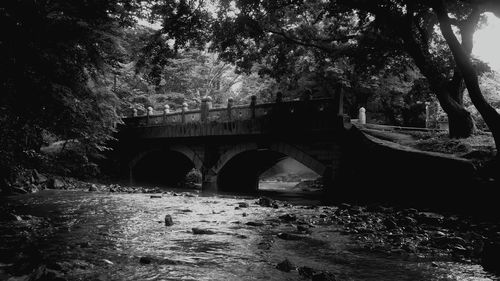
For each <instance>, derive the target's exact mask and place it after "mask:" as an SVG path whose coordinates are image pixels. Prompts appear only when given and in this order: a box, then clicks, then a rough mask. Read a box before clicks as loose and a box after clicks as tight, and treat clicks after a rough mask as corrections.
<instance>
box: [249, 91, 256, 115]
mask: <svg viewBox="0 0 500 281" xmlns="http://www.w3.org/2000/svg"><path fill="white" fill-rule="evenodd" d="M256 105H257V96H256V95H252V97H251V100H250V110H251V111H252V119H255V106H256Z"/></svg>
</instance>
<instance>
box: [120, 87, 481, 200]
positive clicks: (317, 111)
mask: <svg viewBox="0 0 500 281" xmlns="http://www.w3.org/2000/svg"><path fill="white" fill-rule="evenodd" d="M341 93H342V92H341V91H337V92H336V94H335V95H334V97H332V98H324V99H305V100H301V101H288V102H283V101H281V100H280V99H278V100H277V102H275V103H268V104H257V103H256V100H255V99H253V100H252V102H251V104H250V105H248V106H233V105H232V102H228V104H227V106H226V107H224V108H211V105H210V100H209V99H205V100H203V101H202V105H201V109H199V110H191V111H189V110H187V105H185V106H184V107H183V108H182V111H180V112H173V113H172V112H169V110H168V108H166V109H165V111H164V112H154V111H153V110H152V109H151V108H150V109H149V110H148V112H147V114H146V115H144V116H134V117H129V118H124V124H123V125H121V126H120V127H119V130H118V135H117V139H118V142H117V143H116V146H115V149H114V156H113V158H114V160H115V161H117V162H118V166H119V167H120V170H121V171H122V173H123V175H127V176H128V177H129V179H130V181H131V182H138V183H139V182H144V181H147V182H150V183H155V182H156V183H163V184H165V183H167V184H170V183H175V182H178V181H180V180H181V179H182V178H183V177H184V176H185V175H186V173H187V172H188V171H189V170H190V169H192V168H197V169H199V170H200V171H201V172H202V181H203V182H202V189H203V190H211V191H217V190H221V191H235V192H244V191H253V190H256V189H257V188H258V181H259V175H260V174H262V173H263V172H264V171H266V170H267V169H268V168H270V167H272V166H273V165H274V164H275V163H277V162H278V161H280V160H281V159H283V158H284V157H291V158H293V159H295V160H297V161H298V162H300V163H302V164H304V165H305V166H306V167H309V168H310V169H311V170H313V171H315V172H316V173H318V174H319V175H321V176H323V179H324V181H325V183H326V184H327V186H328V187H329V188H328V189H327V191H332V190H334V193H335V197H338V198H344V199H345V198H351V199H353V198H354V200H356V201H363V200H368V201H371V200H375V198H378V199H381V200H384V201H387V200H392V201H396V202H398V203H402V202H407V201H409V202H411V203H417V202H420V203H422V202H424V203H425V204H428V203H429V204H430V202H434V203H436V204H441V203H440V202H443V200H448V201H449V196H450V194H453V196H455V197H456V196H459V195H458V194H459V193H460V194H461V195H460V196H461V197H463V198H470V194H469V193H468V192H467V191H466V190H465V189H457V188H455V187H456V186H464V185H470V186H472V185H473V183H474V181H473V180H474V178H475V177H476V173H475V167H474V165H473V164H472V163H471V161H468V160H466V159H462V158H457V157H452V156H447V155H442V154H439V153H426V152H422V151H418V150H414V149H411V148H408V147H402V146H400V145H397V144H395V143H391V142H387V141H384V140H383V139H378V138H374V137H372V136H370V135H367V134H366V133H365V132H366V131H367V130H365V129H367V128H363V126H354V125H353V123H351V122H350V120H349V118H346V117H345V116H344V114H343V111H342V108H343V105H342V94H341ZM331 186H334V187H335V188H334V189H332V188H330V187H331ZM337 187H340V188H337Z"/></svg>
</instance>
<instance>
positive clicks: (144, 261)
mask: <svg viewBox="0 0 500 281" xmlns="http://www.w3.org/2000/svg"><path fill="white" fill-rule="evenodd" d="M152 261H153V260H152V259H151V258H150V257H141V258H140V259H139V262H140V263H141V264H150V263H151V262H152Z"/></svg>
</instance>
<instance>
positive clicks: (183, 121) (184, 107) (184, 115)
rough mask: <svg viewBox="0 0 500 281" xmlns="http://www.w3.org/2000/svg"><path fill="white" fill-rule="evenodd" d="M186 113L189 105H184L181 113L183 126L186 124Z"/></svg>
mask: <svg viewBox="0 0 500 281" xmlns="http://www.w3.org/2000/svg"><path fill="white" fill-rule="evenodd" d="M186 111H188V104H187V103H183V104H182V113H181V118H182V124H184V123H186Z"/></svg>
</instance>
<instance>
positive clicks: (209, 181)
mask: <svg viewBox="0 0 500 281" xmlns="http://www.w3.org/2000/svg"><path fill="white" fill-rule="evenodd" d="M201 190H203V192H217V191H218V186H217V176H216V175H212V174H211V173H202V183H201Z"/></svg>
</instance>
